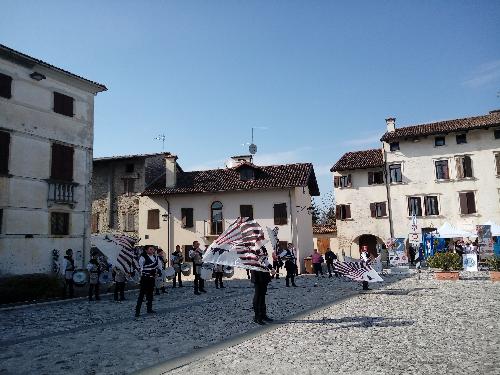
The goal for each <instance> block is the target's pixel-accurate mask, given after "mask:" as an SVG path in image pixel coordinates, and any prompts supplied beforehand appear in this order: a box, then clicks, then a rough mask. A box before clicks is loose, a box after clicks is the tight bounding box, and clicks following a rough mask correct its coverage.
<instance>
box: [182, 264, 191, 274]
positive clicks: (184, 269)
mask: <svg viewBox="0 0 500 375" xmlns="http://www.w3.org/2000/svg"><path fill="white" fill-rule="evenodd" d="M181 272H182V274H183V275H184V276H189V275H191V265H190V264H189V263H182V265H181Z"/></svg>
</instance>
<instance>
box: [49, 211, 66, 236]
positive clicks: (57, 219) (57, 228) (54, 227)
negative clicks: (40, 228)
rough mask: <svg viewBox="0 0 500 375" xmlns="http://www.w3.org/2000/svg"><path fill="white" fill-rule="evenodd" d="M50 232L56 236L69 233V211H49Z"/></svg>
mask: <svg viewBox="0 0 500 375" xmlns="http://www.w3.org/2000/svg"><path fill="white" fill-rule="evenodd" d="M50 233H51V234H53V235H56V236H66V235H68V234H69V213H67V212H51V213H50Z"/></svg>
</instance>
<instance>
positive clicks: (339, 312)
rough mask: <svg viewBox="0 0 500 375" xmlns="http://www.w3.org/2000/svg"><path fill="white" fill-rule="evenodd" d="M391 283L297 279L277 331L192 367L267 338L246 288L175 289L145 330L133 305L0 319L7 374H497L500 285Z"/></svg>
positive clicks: (276, 297) (276, 309)
mask: <svg viewBox="0 0 500 375" xmlns="http://www.w3.org/2000/svg"><path fill="white" fill-rule="evenodd" d="M384 279H385V280H386V282H384V283H379V284H375V285H374V286H373V287H374V290H372V291H371V292H369V293H360V291H359V289H360V286H359V284H358V283H355V282H348V281H342V280H341V279H336V278H332V279H328V278H324V279H322V278H319V279H316V278H315V277H311V276H305V277H299V278H298V280H297V283H298V284H299V286H300V287H299V288H286V287H284V281H283V280H280V281H278V282H276V281H274V282H273V283H272V284H271V288H270V290H269V293H268V301H269V302H268V308H269V314H270V315H272V316H273V317H274V318H276V319H277V320H278V322H277V324H276V325H275V326H276V329H274V330H272V331H269V332H263V333H262V335H260V336H258V337H257V338H249V339H248V340H246V341H245V342H242V343H241V344H238V345H235V346H230V347H227V348H224V349H223V350H221V351H220V352H219V353H215V354H211V355H208V356H206V357H205V358H203V359H199V360H191V361H190V360H189V358H190V356H192V355H193V353H196V352H202V351H203V350H206V349H207V348H210V347H211V346H212V345H213V344H216V343H220V342H224V340H227V339H230V338H232V337H237V336H238V335H241V334H245V333H246V332H253V333H254V335H255V333H259V332H260V331H259V330H260V327H259V326H256V325H255V324H254V323H252V322H251V317H252V314H253V313H252V311H251V298H252V294H253V289H252V287H251V285H250V283H249V281H248V280H230V281H227V282H226V286H227V288H226V289H224V290H216V289H214V287H213V282H209V283H208V284H209V287H208V293H207V294H204V295H202V296H199V297H196V296H194V295H193V290H192V287H190V286H187V287H184V288H178V289H174V290H172V289H169V292H168V294H167V295H161V296H159V298H156V300H155V305H154V309H155V310H156V311H157V314H155V315H146V314H144V316H141V318H139V319H135V318H133V312H134V305H135V301H134V299H135V298H134V297H136V294H133V293H132V294H128V297H129V300H128V301H125V302H122V303H116V302H114V301H111V300H109V298H110V297H106V298H107V300H102V301H99V302H94V303H89V302H87V301H83V300H78V301H71V302H66V303H56V304H49V305H43V306H32V307H28V308H20V309H11V310H3V311H0V326H1V327H2V336H1V338H0V349H1V351H0V374H2V375H4V374H51V375H52V374H77V375H78V374H83V375H87V374H89V375H90V374H129V373H132V372H134V371H137V370H141V369H145V368H148V367H149V366H152V365H155V364H158V363H163V362H165V361H166V363H167V364H168V361H169V360H172V359H174V358H177V357H181V358H185V359H186V360H185V366H183V367H182V368H179V369H177V370H173V371H172V373H174V374H180V373H183V374H187V373H188V374H198V373H199V374H202V373H203V374H207V373H220V374H222V373H238V374H239V373H276V374H280V373H329V372H332V371H333V372H334V373H345V374H365V373H366V374H377V373H380V374H393V373H431V372H433V373H473V372H475V373H476V374H499V373H500V372H499V371H498V369H499V368H500V363H499V360H498V354H497V353H498V352H499V351H500V345H499V336H500V334H499V333H498V332H500V326H499V323H498V312H499V311H500V294H499V291H500V284H492V283H491V282H489V281H487V280H482V279H479V280H464V281H458V282H439V283H438V282H436V281H434V280H430V279H426V278H425V277H423V278H422V280H420V281H419V280H417V279H416V277H415V276H411V277H407V278H404V277H403V276H384ZM315 285H317V286H315ZM321 306H325V307H324V308H323V309H320V310H319V311H318V312H315V313H313V314H311V315H308V316H307V318H303V317H301V318H295V316H296V314H299V313H301V312H304V311H306V310H308V309H312V308H318V307H321ZM143 309H144V310H145V306H144V307H143ZM273 327H274V325H271V326H268V327H267V328H268V329H269V328H273ZM360 351H362V353H363V354H362V355H360ZM261 354H262V355H264V358H265V360H262V356H261ZM367 366H369V367H367ZM167 367H168V366H167ZM159 373H160V372H159Z"/></svg>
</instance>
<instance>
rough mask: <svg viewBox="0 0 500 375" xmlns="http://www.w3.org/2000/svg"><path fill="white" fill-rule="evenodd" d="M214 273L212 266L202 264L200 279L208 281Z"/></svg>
mask: <svg viewBox="0 0 500 375" xmlns="http://www.w3.org/2000/svg"><path fill="white" fill-rule="evenodd" d="M213 273H214V265H213V264H210V263H204V264H203V265H202V266H201V271H200V277H201V278H202V279H203V280H210V279H211V278H212V274H213Z"/></svg>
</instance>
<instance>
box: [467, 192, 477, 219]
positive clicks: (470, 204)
mask: <svg viewBox="0 0 500 375" xmlns="http://www.w3.org/2000/svg"><path fill="white" fill-rule="evenodd" d="M466 196H467V213H469V214H473V213H475V212H476V202H475V200H474V192H473V191H469V192H467V193H466Z"/></svg>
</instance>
